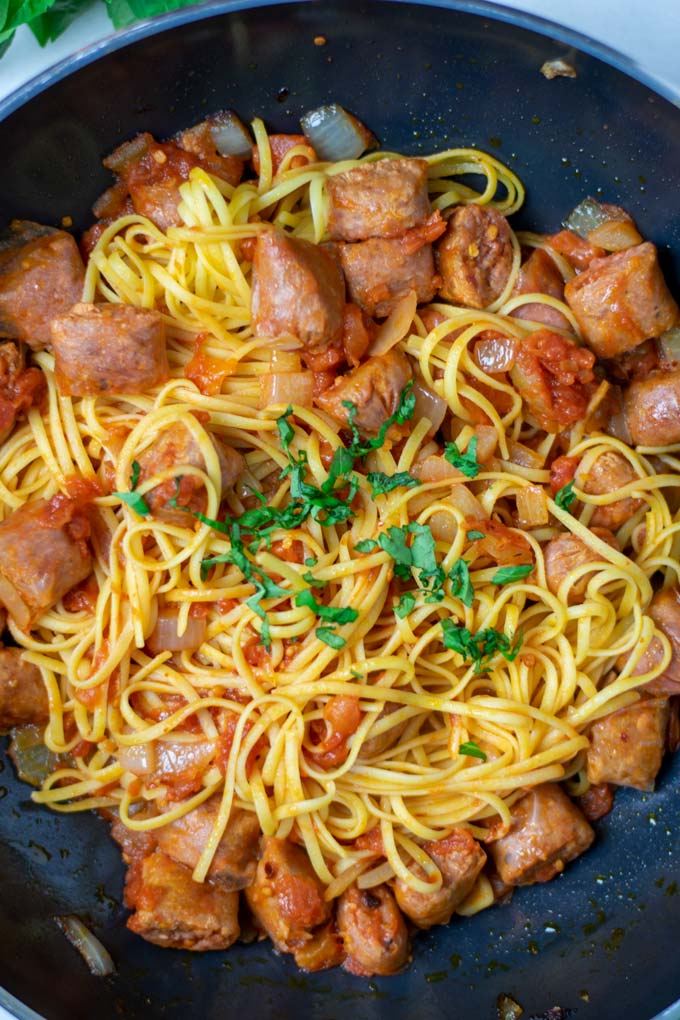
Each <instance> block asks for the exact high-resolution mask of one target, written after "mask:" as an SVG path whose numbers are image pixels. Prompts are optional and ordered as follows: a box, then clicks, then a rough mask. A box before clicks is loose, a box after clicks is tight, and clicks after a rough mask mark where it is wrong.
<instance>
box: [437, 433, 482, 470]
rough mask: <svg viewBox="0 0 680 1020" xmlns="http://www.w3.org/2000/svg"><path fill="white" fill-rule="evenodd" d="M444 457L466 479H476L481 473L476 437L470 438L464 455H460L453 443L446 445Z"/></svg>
mask: <svg viewBox="0 0 680 1020" xmlns="http://www.w3.org/2000/svg"><path fill="white" fill-rule="evenodd" d="M444 457H445V459H446V460H447V461H448V462H449V464H453V466H454V467H455V468H458V470H459V471H460V472H461V474H464V475H466V476H467V477H468V478H476V477H477V475H478V474H479V472H480V471H481V464H480V463H479V461H478V460H477V436H473V437H472V439H471V440H470V442H469V443H468V445H467V450H466V451H465V453H461V452H460V450H459V449H458V447H457V446H456V444H455V443H453V442H452V443H447V444H446V446H445V448H444Z"/></svg>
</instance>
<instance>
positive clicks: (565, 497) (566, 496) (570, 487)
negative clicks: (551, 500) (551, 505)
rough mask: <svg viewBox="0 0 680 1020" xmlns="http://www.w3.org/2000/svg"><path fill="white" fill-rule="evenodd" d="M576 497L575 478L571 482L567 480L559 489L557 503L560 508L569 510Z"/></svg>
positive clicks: (556, 495)
mask: <svg viewBox="0 0 680 1020" xmlns="http://www.w3.org/2000/svg"><path fill="white" fill-rule="evenodd" d="M575 499H576V493H575V492H574V482H573V479H572V481H571V482H567V484H566V485H563V486H562V488H561V489H558V491H557V492H556V493H555V503H556V504H557V506H558V507H559V508H560V510H569V507H570V506H571V505H572V503H573V502H574V500H575Z"/></svg>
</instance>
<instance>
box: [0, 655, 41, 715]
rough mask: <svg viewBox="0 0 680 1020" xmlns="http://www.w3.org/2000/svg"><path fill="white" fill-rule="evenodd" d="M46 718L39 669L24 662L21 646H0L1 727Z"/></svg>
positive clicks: (30, 663)
mask: <svg viewBox="0 0 680 1020" xmlns="http://www.w3.org/2000/svg"><path fill="white" fill-rule="evenodd" d="M48 718H49V706H48V701H47V693H46V691H45V685H44V683H43V679H42V676H41V674H40V670H39V669H38V667H37V666H34V665H33V663H32V662H24V660H23V658H22V650H21V648H0V731H5V730H9V729H11V728H12V727H13V726H25V725H27V724H28V723H33V724H35V725H40V724H41V723H45V722H47V720H48Z"/></svg>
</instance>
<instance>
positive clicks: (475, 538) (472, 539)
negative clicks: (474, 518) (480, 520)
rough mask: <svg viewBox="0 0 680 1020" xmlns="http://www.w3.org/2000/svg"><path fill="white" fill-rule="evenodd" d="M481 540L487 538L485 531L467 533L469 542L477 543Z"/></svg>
mask: <svg viewBox="0 0 680 1020" xmlns="http://www.w3.org/2000/svg"><path fill="white" fill-rule="evenodd" d="M480 538H486V535H485V534H484V532H483V531H468V533H467V540H468V542H477V541H478V540H479V539H480Z"/></svg>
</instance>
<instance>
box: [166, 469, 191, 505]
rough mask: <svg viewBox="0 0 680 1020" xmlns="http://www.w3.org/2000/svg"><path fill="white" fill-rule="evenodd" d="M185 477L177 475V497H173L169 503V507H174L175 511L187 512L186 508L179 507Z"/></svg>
mask: <svg viewBox="0 0 680 1020" xmlns="http://www.w3.org/2000/svg"><path fill="white" fill-rule="evenodd" d="M183 477H184V475H177V477H176V478H175V495H174V496H171V497H170V499H169V500H168V502H167V504H166V505H167V506H169V507H172V509H173V510H186V509H187V508H186V507H183V506H177V497H178V496H179V490H180V487H181V485H182V478H183Z"/></svg>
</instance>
